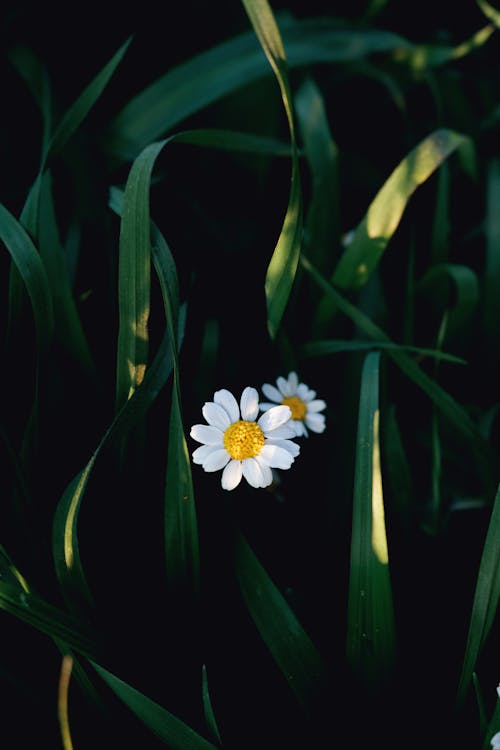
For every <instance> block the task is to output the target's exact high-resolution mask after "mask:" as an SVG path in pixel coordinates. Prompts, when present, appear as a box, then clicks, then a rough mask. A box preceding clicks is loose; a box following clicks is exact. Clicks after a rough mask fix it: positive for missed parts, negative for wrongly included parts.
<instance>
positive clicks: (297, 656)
mask: <svg viewBox="0 0 500 750" xmlns="http://www.w3.org/2000/svg"><path fill="white" fill-rule="evenodd" d="M236 573H237V576H238V582H239V585H240V588H241V592H242V594H243V598H244V600H245V602H246V605H247V607H248V610H249V612H250V614H251V616H252V618H253V620H254V622H255V625H256V626H257V629H258V631H259V633H260V635H261V637H262V640H263V641H264V643H265V644H266V646H267V648H268V649H269V651H270V652H271V654H272V656H273V658H274V660H275V661H276V663H277V665H278V667H279V668H280V670H281V672H282V673H283V675H284V677H285V679H286V681H287V682H288V684H289V686H290V688H291V689H292V690H293V692H294V693H295V695H296V697H297V699H298V701H299V703H300V704H301V706H302V708H303V709H304V710H305V711H306V712H307V713H308V712H310V711H311V710H312V709H313V707H314V705H315V702H316V700H317V699H318V697H319V695H320V693H321V691H322V690H323V688H324V687H325V680H326V668H325V665H324V663H323V661H322V659H321V656H320V654H319V652H318V650H317V649H316V646H315V645H314V643H313V642H312V640H311V639H310V637H309V635H308V634H307V633H306V631H305V630H304V628H303V627H302V625H301V624H300V622H299V620H298V619H297V617H296V616H295V614H294V612H293V611H292V610H291V609H290V607H289V605H288V603H287V601H286V600H285V599H284V597H283V596H282V595H281V593H280V591H279V590H278V588H277V587H276V586H275V584H274V583H273V581H272V580H271V579H270V577H269V575H268V574H267V572H266V570H265V568H264V567H263V566H262V565H261V563H260V562H259V560H258V558H257V557H256V555H255V553H254V552H253V550H252V548H251V547H250V545H249V544H248V542H247V540H246V539H245V537H244V536H243V534H242V533H241V532H239V533H238V534H237V538H236Z"/></svg>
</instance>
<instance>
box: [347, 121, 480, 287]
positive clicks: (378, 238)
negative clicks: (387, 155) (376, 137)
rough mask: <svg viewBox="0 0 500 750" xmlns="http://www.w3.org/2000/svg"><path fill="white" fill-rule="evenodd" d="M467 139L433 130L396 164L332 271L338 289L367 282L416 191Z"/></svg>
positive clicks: (450, 132)
mask: <svg viewBox="0 0 500 750" xmlns="http://www.w3.org/2000/svg"><path fill="white" fill-rule="evenodd" d="M466 143H467V138H466V136H464V135H461V134H460V133H455V132H454V131H452V130H447V129H440V130H435V131H434V132H433V133H431V134H430V135H429V136H427V138H424V140H423V141H421V142H420V143H419V144H418V145H417V146H415V148H413V149H412V150H411V151H410V152H409V153H408V154H407V156H405V158H404V159H402V161H401V162H400V163H399V164H398V166H397V167H396V168H395V169H394V171H393V172H392V174H391V175H390V177H389V178H388V179H387V180H386V182H385V183H384V184H383V186H382V187H381V189H380V190H379V192H378V193H377V195H376V196H375V198H374V199H373V201H372V202H371V204H370V206H369V208H368V211H367V212H366V214H365V216H364V218H363V219H362V221H361V222H360V224H358V226H357V227H356V230H355V233H354V236H353V238H352V240H351V242H350V243H349V245H348V247H347V248H346V250H345V251H344V253H343V255H342V257H341V258H340V260H339V262H338V264H337V267H336V269H335V271H334V273H333V276H332V281H333V283H334V284H335V285H336V286H338V287H339V288H341V289H359V288H360V287H361V286H363V285H364V284H366V282H367V281H368V280H369V278H370V276H371V274H372V272H373V271H374V269H375V268H376V267H377V265H378V263H379V262H380V259H381V257H382V255H383V253H384V251H385V249H386V247H387V245H388V243H389V240H390V239H391V237H392V236H393V234H394V232H395V231H396V229H397V227H398V226H399V223H400V221H401V218H402V216H403V213H404V211H405V209H406V206H407V203H408V201H409V200H410V198H411V196H412V195H413V193H414V192H415V190H416V189H417V188H418V187H419V186H420V185H422V184H423V183H424V182H425V181H426V180H427V179H428V178H429V177H430V176H431V175H432V173H433V172H434V171H435V170H436V169H437V168H438V167H439V166H440V165H441V164H442V162H443V161H444V160H445V159H447V158H448V156H450V154H452V153H453V152H454V151H456V149H458V148H460V147H461V146H464V145H465V144H466Z"/></svg>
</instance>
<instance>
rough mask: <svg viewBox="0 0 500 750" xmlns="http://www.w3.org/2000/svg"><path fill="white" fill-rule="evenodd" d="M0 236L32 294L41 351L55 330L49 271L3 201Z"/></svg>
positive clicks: (0, 215) (47, 344)
mask: <svg viewBox="0 0 500 750" xmlns="http://www.w3.org/2000/svg"><path fill="white" fill-rule="evenodd" d="M0 239H1V240H2V242H3V243H4V244H5V246H6V248H7V250H8V251H9V253H10V255H11V257H12V260H13V262H14V265H15V268H16V269H17V271H18V273H19V275H20V276H21V278H22V280H23V282H24V284H25V286H26V291H27V292H28V295H29V297H30V300H31V306H32V308H33V317H34V319H35V327H36V333H37V341H38V347H39V349H40V350H41V351H43V350H46V349H47V348H48V346H49V344H50V341H51V339H52V335H53V331H54V310H53V302H52V295H51V292H50V286H49V282H48V279H47V274H46V271H45V268H44V265H43V262H42V259H41V258H40V255H39V254H38V252H37V250H36V248H35V246H34V245H33V242H32V241H31V239H30V237H29V235H28V234H27V232H26V231H25V229H23V227H22V226H21V224H20V223H19V222H18V221H17V219H15V218H14V216H13V215H12V214H11V213H10V212H9V211H8V210H7V209H6V208H5V206H3V205H2V204H0Z"/></svg>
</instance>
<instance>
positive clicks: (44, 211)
mask: <svg viewBox="0 0 500 750" xmlns="http://www.w3.org/2000/svg"><path fill="white" fill-rule="evenodd" d="M37 236H38V241H39V245H40V255H41V257H42V260H43V262H44V265H45V269H46V271H47V276H48V280H49V284H50V287H51V290H52V299H53V301H54V314H55V320H56V324H55V335H56V337H57V339H58V341H59V343H60V344H61V346H62V347H63V348H65V349H66V350H67V351H69V352H70V354H71V355H72V356H73V357H74V358H75V360H76V361H77V362H79V363H80V364H81V366H82V368H83V369H84V370H85V371H86V372H87V373H88V375H89V376H91V377H92V379H93V380H96V377H97V376H96V371H95V365H94V363H93V360H92V355H91V353H90V349H89V346H88V342H87V338H86V336H85V332H84V330H83V327H82V324H81V321H80V317H79V315H78V311H77V308H76V304H75V300H74V297H73V292H72V289H71V284H70V280H69V275H68V268H67V265H66V259H65V257H64V250H63V247H62V243H61V239H60V236H59V230H58V227H57V220H56V215H55V208H54V201H53V195H52V179H51V174H50V171H49V170H47V171H46V172H45V174H44V176H43V179H42V184H41V192H40V216H39V228H38V233H37Z"/></svg>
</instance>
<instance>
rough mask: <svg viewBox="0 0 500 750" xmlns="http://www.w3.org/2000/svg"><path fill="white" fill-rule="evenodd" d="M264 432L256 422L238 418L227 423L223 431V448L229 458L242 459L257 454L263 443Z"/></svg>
mask: <svg viewBox="0 0 500 750" xmlns="http://www.w3.org/2000/svg"><path fill="white" fill-rule="evenodd" d="M264 440H265V438H264V433H263V432H262V430H261V429H260V427H259V425H258V424H257V422H246V421H245V420H243V419H240V420H239V421H238V422H233V424H231V425H229V427H228V428H227V430H226V431H225V433H224V439H223V442H224V448H225V449H226V450H227V452H228V453H229V455H230V456H231V458H235V459H237V460H238V461H243V459H245V458H253V457H254V456H258V455H259V453H260V451H261V449H262V446H263V445H264Z"/></svg>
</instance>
